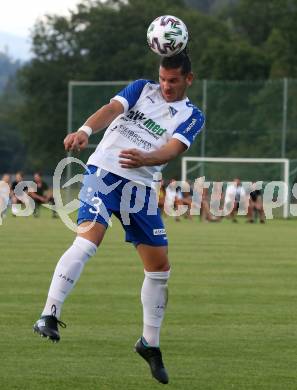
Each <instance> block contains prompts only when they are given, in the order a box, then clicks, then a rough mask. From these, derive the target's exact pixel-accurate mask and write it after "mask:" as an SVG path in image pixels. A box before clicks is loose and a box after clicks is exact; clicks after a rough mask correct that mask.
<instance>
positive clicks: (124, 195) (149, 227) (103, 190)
mask: <svg viewBox="0 0 297 390" xmlns="http://www.w3.org/2000/svg"><path fill="white" fill-rule="evenodd" d="M79 200H80V208H79V211H78V217H77V224H78V225H80V224H81V223H82V222H84V221H95V222H98V223H100V224H102V225H104V226H105V227H108V226H109V224H110V217H111V215H112V214H114V215H115V216H116V217H117V218H118V219H119V220H120V221H121V223H122V226H123V228H124V229H125V232H126V241H127V242H132V243H133V244H134V245H135V246H137V245H138V244H147V245H152V246H167V245H168V241H167V235H166V231H165V228H164V224H163V221H162V218H161V214H160V210H159V208H158V202H157V197H156V193H155V191H154V190H152V189H151V188H150V187H146V186H144V185H143V184H139V183H137V182H131V181H130V180H128V179H125V178H123V177H121V176H118V175H115V174H114V173H111V172H107V171H105V170H104V169H101V168H98V167H95V166H93V165H89V166H88V170H87V171H86V172H85V174H84V181H83V185H82V188H81V191H80V194H79Z"/></svg>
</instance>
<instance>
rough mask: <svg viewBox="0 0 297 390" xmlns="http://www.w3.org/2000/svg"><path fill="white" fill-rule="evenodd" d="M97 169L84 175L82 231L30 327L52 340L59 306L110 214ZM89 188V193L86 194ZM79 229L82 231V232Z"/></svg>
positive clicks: (60, 264)
mask: <svg viewBox="0 0 297 390" xmlns="http://www.w3.org/2000/svg"><path fill="white" fill-rule="evenodd" d="M97 170H98V168H97V167H92V166H90V167H89V168H88V171H87V172H86V173H85V178H84V185H83V187H82V189H81V191H80V196H79V197H80V200H81V205H80V208H79V212H78V220H77V223H78V225H79V227H80V228H82V229H80V231H79V233H78V236H77V237H76V238H75V240H74V242H73V243H72V245H71V246H70V248H68V250H67V251H66V252H65V253H64V254H63V256H62V257H61V258H60V260H59V261H58V263H57V266H56V269H55V272H54V275H53V278H52V282H51V285H50V288H49V292H48V297H47V300H46V304H45V306H44V309H43V312H42V316H41V318H40V320H38V321H37V322H36V323H35V325H34V328H33V329H34V330H35V331H36V332H38V333H39V334H41V335H44V336H48V337H49V338H51V339H52V340H55V341H58V340H59V338H60V337H59V333H58V327H57V324H59V318H60V315H61V309H62V305H63V303H64V301H65V299H66V298H67V296H68V295H69V294H70V292H71V291H72V289H73V287H74V286H75V284H76V283H77V281H78V279H79V277H80V275H81V273H82V271H83V268H84V266H85V264H86V263H87V261H88V260H89V258H90V257H91V256H93V255H94V254H95V252H96V249H97V246H98V245H99V244H100V243H101V241H102V239H103V237H104V234H105V231H106V228H107V226H108V222H109V218H110V215H111V210H110V208H109V206H108V199H112V198H113V196H112V194H109V195H108V197H107V196H104V194H102V193H101V190H102V188H103V187H104V185H103V184H104V183H103V182H102V180H100V179H101V176H100V173H99V175H97ZM105 176H106V175H105ZM102 183H103V184H102ZM90 188H91V189H92V192H90V191H89V190H90ZM82 230H85V232H84V233H82Z"/></svg>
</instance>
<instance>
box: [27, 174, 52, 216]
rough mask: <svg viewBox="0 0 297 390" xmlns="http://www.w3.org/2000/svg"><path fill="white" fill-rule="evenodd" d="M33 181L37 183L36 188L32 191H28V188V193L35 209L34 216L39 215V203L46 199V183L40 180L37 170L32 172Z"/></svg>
mask: <svg viewBox="0 0 297 390" xmlns="http://www.w3.org/2000/svg"><path fill="white" fill-rule="evenodd" d="M33 181H34V183H36V185H37V190H36V191H35V192H34V191H30V189H29V195H30V196H31V198H32V199H33V200H34V202H35V209H34V213H33V215H34V217H39V213H40V205H41V204H43V203H46V202H47V201H48V197H47V195H46V191H47V190H48V185H47V184H46V183H45V182H44V181H43V180H42V176H41V174H40V173H39V172H36V173H34V178H33Z"/></svg>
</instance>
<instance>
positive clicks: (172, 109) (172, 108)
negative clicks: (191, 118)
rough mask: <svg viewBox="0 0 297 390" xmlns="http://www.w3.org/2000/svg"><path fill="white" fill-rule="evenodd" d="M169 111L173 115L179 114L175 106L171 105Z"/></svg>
mask: <svg viewBox="0 0 297 390" xmlns="http://www.w3.org/2000/svg"><path fill="white" fill-rule="evenodd" d="M169 113H170V115H171V117H173V116H174V115H175V114H177V110H176V109H175V108H174V107H171V106H169Z"/></svg>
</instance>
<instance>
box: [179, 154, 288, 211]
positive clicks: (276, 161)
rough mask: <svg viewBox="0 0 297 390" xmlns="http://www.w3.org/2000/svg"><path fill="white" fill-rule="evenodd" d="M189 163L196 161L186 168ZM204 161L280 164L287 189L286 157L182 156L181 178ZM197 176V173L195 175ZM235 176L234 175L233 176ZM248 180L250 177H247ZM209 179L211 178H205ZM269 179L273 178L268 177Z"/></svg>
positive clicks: (286, 194) (194, 170) (285, 204)
mask: <svg viewBox="0 0 297 390" xmlns="http://www.w3.org/2000/svg"><path fill="white" fill-rule="evenodd" d="M189 163H196V165H195V166H194V167H192V168H191V169H189V168H188V165H189ZM205 163H217V164H223V163H227V164H244V163H245V164H280V165H281V166H282V169H281V172H282V175H281V176H282V177H281V180H282V181H283V182H284V183H285V186H286V188H287V189H289V184H290V183H289V182H290V170H289V169H290V162H289V160H288V159H286V158H235V157H228V158H227V157H183V158H182V164H181V170H182V171H181V179H182V181H186V180H188V179H189V177H188V173H189V172H197V171H198V169H199V168H201V166H204V164H205ZM196 176H197V178H198V177H199V175H196ZM234 177H235V176H234ZM238 177H240V168H238ZM247 179H248V180H250V178H247ZM207 180H210V181H211V178H207ZM230 180H231V178H227V180H226V177H221V180H220V181H230ZM270 180H271V181H272V180H273V179H270ZM288 216H289V191H287V192H286V193H285V202H284V207H283V217H284V218H288Z"/></svg>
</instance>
